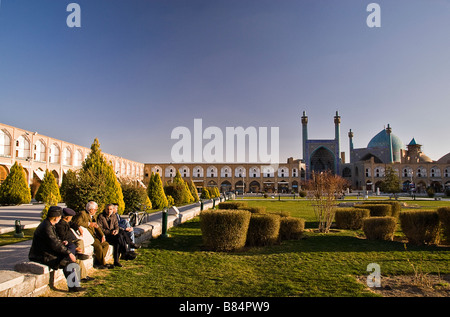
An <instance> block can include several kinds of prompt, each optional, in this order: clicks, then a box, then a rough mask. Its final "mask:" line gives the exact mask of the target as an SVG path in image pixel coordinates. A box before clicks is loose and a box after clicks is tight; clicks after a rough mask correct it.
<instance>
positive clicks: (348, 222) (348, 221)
mask: <svg viewBox="0 0 450 317" xmlns="http://www.w3.org/2000/svg"><path fill="white" fill-rule="evenodd" d="M367 217H370V210H369V209H363V208H338V209H336V213H335V215H334V220H335V222H336V226H337V227H338V228H340V229H350V230H358V229H362V227H363V219H364V218H367Z"/></svg>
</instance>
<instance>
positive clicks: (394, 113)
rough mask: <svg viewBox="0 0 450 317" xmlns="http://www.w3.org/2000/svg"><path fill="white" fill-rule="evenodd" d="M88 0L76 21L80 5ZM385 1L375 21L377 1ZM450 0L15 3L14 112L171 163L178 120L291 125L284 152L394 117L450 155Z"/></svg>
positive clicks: (1, 19)
mask: <svg viewBox="0 0 450 317" xmlns="http://www.w3.org/2000/svg"><path fill="white" fill-rule="evenodd" d="M70 2H76V3H78V4H79V5H80V7H81V28H69V27H68V26H67V25H66V18H67V16H68V15H69V12H66V7H67V5H68V4H69V3H70ZM371 2H376V3H378V4H379V5H380V7H381V27H380V28H369V27H368V26H367V25H366V18H367V16H368V14H369V12H366V7H367V5H368V4H369V3H371ZM449 17H450V1H448V0H434V1H427V0H396V1H362V0H339V1H336V0H309V1H306V0H305V1H302V0H295V1H294V0H276V1H275V0H202V1H200V0H147V1H144V0H126V1H125V0H120V1H119V0H104V1H98V0H85V1H83V0H79V1H62V0H58V1H54V0H48V1H43V0H1V3H0V109H1V112H0V113H1V116H0V122H2V123H5V124H9V125H13V126H16V127H20V128H23V129H27V130H31V131H37V132H39V133H41V134H44V135H48V136H52V137H55V138H59V139H62V140H65V141H68V142H72V143H76V144H79V145H82V146H87V147H89V146H90V144H91V143H92V141H93V139H94V138H95V137H98V138H99V140H100V143H101V147H102V150H103V151H104V152H107V153H111V154H115V155H118V156H123V157H126V158H129V159H132V160H137V161H140V162H144V163H146V162H167V161H171V157H170V151H171V148H172V146H173V145H174V144H175V143H176V140H172V139H171V138H170V135H171V131H172V130H173V129H174V128H176V127H178V126H186V127H188V128H190V129H193V123H194V118H201V119H203V127H204V128H206V127H208V126H217V127H219V128H221V129H223V130H224V131H225V127H227V126H232V127H237V126H243V127H249V126H254V127H279V129H280V160H281V161H282V162H284V161H285V160H286V159H287V158H288V157H291V156H292V157H294V158H301V155H302V154H301V153H302V148H301V144H302V143H301V121H300V120H301V119H300V117H301V115H302V111H304V110H305V111H306V112H307V115H308V116H309V137H310V138H313V139H330V138H333V137H334V124H333V116H334V114H335V112H336V110H338V111H339V113H340V115H341V117H342V124H341V138H342V142H341V148H342V150H343V151H345V152H347V153H346V156H347V157H348V137H347V133H348V130H349V129H352V131H353V132H354V146H355V147H356V148H360V147H366V146H367V144H368V143H369V141H370V139H371V138H372V137H373V136H375V135H376V134H377V133H378V132H379V131H381V130H382V129H383V128H384V126H385V125H387V124H390V125H391V127H392V128H393V133H394V134H396V135H397V136H398V137H399V138H400V139H401V140H402V141H403V142H404V143H405V144H407V143H408V142H409V141H410V140H411V139H412V138H413V137H414V138H415V139H416V141H417V142H418V143H421V144H423V148H422V149H423V151H424V152H425V154H427V155H428V156H430V157H431V158H432V159H434V160H437V159H439V158H440V157H441V156H443V155H445V154H447V153H448V152H450V142H449V141H448V140H447V137H446V136H447V135H448V122H449V118H450V116H449V114H450V110H449V109H450V108H449V101H450V89H449V87H450V32H449V30H450V19H449Z"/></svg>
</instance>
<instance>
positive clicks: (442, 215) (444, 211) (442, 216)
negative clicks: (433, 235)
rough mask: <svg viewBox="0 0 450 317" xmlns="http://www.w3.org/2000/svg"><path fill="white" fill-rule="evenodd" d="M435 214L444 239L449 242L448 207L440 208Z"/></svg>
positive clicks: (449, 211) (449, 220)
mask: <svg viewBox="0 0 450 317" xmlns="http://www.w3.org/2000/svg"><path fill="white" fill-rule="evenodd" d="M437 213H438V215H439V221H440V222H441V226H442V229H443V232H444V237H445V238H447V240H449V241H450V207H440V208H438V209H437Z"/></svg>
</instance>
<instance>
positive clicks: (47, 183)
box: [35, 169, 61, 203]
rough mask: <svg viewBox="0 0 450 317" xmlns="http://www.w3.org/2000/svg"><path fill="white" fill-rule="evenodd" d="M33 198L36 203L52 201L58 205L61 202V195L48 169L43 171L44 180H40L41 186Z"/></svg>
mask: <svg viewBox="0 0 450 317" xmlns="http://www.w3.org/2000/svg"><path fill="white" fill-rule="evenodd" d="M35 198H36V200H37V201H42V202H44V203H49V202H54V201H56V203H58V202H60V201H61V194H60V192H59V187H58V184H57V183H56V179H55V176H54V175H53V173H52V172H50V171H49V170H48V169H47V170H45V174H44V179H43V180H42V184H41V186H39V188H38V191H37V193H36V196H35Z"/></svg>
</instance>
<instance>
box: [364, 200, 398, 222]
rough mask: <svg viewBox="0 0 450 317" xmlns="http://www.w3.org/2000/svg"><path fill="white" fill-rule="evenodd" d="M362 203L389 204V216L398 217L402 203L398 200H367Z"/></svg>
mask: <svg viewBox="0 0 450 317" xmlns="http://www.w3.org/2000/svg"><path fill="white" fill-rule="evenodd" d="M363 205H390V206H391V214H390V216H391V217H394V218H398V215H399V214H400V211H401V209H402V205H401V204H400V203H399V202H398V201H391V200H388V201H386V200H382V201H367V202H364V203H363Z"/></svg>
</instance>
